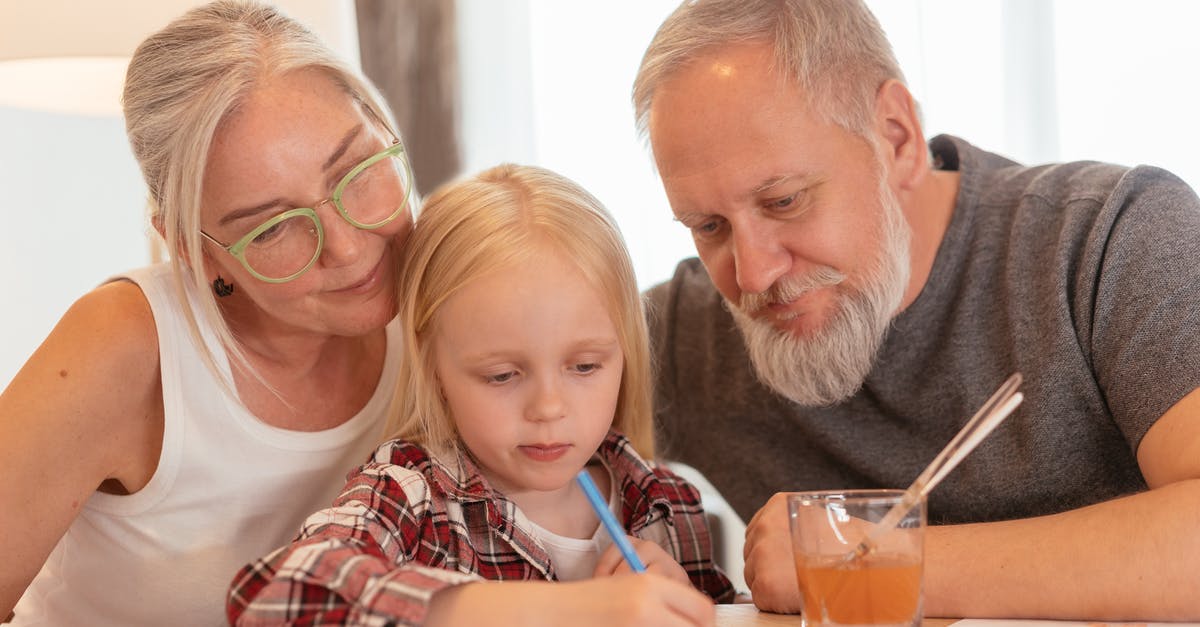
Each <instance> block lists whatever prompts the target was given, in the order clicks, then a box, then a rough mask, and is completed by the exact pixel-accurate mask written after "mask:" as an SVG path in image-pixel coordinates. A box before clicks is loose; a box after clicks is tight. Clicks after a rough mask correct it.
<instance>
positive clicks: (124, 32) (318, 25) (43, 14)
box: [0, 0, 359, 115]
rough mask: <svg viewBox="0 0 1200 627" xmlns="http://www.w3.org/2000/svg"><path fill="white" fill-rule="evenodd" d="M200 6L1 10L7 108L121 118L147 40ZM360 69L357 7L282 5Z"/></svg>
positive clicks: (290, 0)
mask: <svg viewBox="0 0 1200 627" xmlns="http://www.w3.org/2000/svg"><path fill="white" fill-rule="evenodd" d="M201 4H204V2H202V1H198V0H104V1H87V2H79V1H78V0H38V1H37V2H31V1H11V2H9V1H6V2H3V3H0V107H17V108H22V109H38V110H43V111H55V112H62V113H75V114H82V115H119V114H120V94H121V87H122V84H123V82H124V77H125V67H126V65H127V64H128V62H129V57H130V56H131V55H132V54H133V51H134V49H136V48H137V46H138V44H139V43H141V41H142V40H143V39H145V38H146V36H147V35H149V34H150V33H153V32H154V31H156V30H158V29H160V28H162V27H163V26H165V25H166V24H167V22H169V21H171V20H172V19H174V18H176V17H178V16H179V15H181V14H183V13H184V12H185V11H187V10H188V9H190V8H192V7H195V6H199V5H201ZM274 4H275V5H276V6H278V7H279V8H280V9H281V10H282V11H284V12H285V13H287V14H288V15H290V16H292V17H293V18H295V19H297V20H299V21H300V22H302V23H304V24H305V25H307V26H308V27H309V28H310V29H312V30H313V32H314V33H316V34H317V36H318V37H320V38H321V39H322V41H324V42H325V43H326V44H327V45H328V46H329V47H330V48H332V49H333V50H334V51H335V52H336V53H338V54H339V55H340V56H342V57H343V58H344V59H345V60H347V61H349V62H350V63H351V64H353V65H354V66H355V67H358V66H359V60H358V59H359V57H358V29H357V27H356V23H355V16H354V3H353V0H276V2H275V3H274Z"/></svg>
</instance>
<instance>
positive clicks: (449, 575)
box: [226, 447, 479, 625]
mask: <svg viewBox="0 0 1200 627" xmlns="http://www.w3.org/2000/svg"><path fill="white" fill-rule="evenodd" d="M385 454H387V453H386V452H385V450H384V449H383V448H382V447H381V449H380V451H379V452H377V454H376V459H375V461H373V462H372V463H369V464H367V465H365V466H363V467H362V468H360V469H359V470H357V471H355V472H354V473H352V474H351V475H350V477H349V479H348V480H347V484H346V487H345V489H344V490H343V492H342V494H341V495H340V496H338V498H337V500H336V501H335V502H334V505H333V507H331V508H329V509H326V510H323V511H320V512H317V513H316V514H313V515H312V516H310V517H309V518H308V520H307V521H305V523H304V527H303V529H302V531H301V532H300V535H299V537H298V538H297V539H296V540H295V541H293V542H292V543H291V544H290V545H287V546H284V547H282V548H280V549H278V550H276V551H274V552H273V553H271V554H270V555H268V556H266V557H264V558H262V559H259V560H257V561H255V562H253V563H251V564H249V565H247V566H245V567H244V568H242V570H241V571H239V572H238V574H237V576H236V577H235V578H234V580H233V583H232V585H231V588H230V591H229V596H228V598H227V606H226V613H227V617H228V619H229V621H230V623H231V624H236V625H268V624H270V625H278V624H284V623H287V624H293V623H301V624H306V625H333V624H338V625H342V624H355V625H396V624H400V625H419V624H421V623H422V622H423V621H424V619H425V614H426V612H427V611H428V608H429V601H430V599H431V598H432V596H433V594H434V593H435V592H437V591H439V590H441V589H443V588H446V587H448V586H452V585H457V584H460V583H463V582H466V581H477V580H479V578H478V576H476V575H471V574H466V573H460V572H456V571H452V570H447V569H441V568H431V567H428V566H424V565H422V564H423V563H427V562H428V559H427V558H428V557H429V556H431V555H435V554H437V553H438V552H439V551H444V550H445V546H446V542H444V541H443V540H445V539H441V538H439V535H440V531H444V529H441V530H439V528H438V526H437V525H432V524H430V521H429V519H430V518H431V515H430V514H431V512H430V510H431V508H432V505H433V503H432V500H431V498H430V494H429V486H428V483H427V482H426V480H425V478H424V476H423V475H422V474H421V473H420V472H418V471H415V470H413V469H412V468H406V467H404V466H402V465H396V464H395V463H392V461H393V460H390V459H389V460H387V462H384V461H381V459H380V458H381V456H383V455H385ZM414 555H420V557H421V559H420V560H418V561H417V562H414V560H413V557H414Z"/></svg>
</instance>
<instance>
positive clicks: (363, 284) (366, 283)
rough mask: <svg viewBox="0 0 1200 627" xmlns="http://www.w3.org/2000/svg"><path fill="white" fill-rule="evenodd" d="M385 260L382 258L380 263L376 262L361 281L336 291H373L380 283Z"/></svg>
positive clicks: (343, 292) (342, 292) (352, 292)
mask: <svg viewBox="0 0 1200 627" xmlns="http://www.w3.org/2000/svg"><path fill="white" fill-rule="evenodd" d="M383 262H384V260H383V259H380V260H379V263H377V264H375V267H374V268H371V271H370V272H369V273H368V274H367V276H365V277H363V279H362V280H361V281H359V282H357V283H355V284H353V285H348V286H346V287H343V288H339V289H336V290H334V291H335V292H338V293H339V294H360V293H363V292H369V291H371V290H372V289H374V288H375V285H376V284H378V283H379V277H380V276H381V275H382V274H383Z"/></svg>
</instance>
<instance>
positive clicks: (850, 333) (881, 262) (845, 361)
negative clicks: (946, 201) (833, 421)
mask: <svg viewBox="0 0 1200 627" xmlns="http://www.w3.org/2000/svg"><path fill="white" fill-rule="evenodd" d="M879 187H880V192H879V194H880V198H879V201H880V205H881V209H882V214H883V215H882V217H881V221H880V228H881V231H882V233H881V234H882V242H883V244H882V246H881V247H880V249H879V255H878V257H877V258H876V259H875V261H874V263H873V264H872V265H871V267H870V268H869V269H868V271H867V274H866V275H865V276H864V277H863V286H862V287H861V288H856V289H854V290H853V291H842V292H837V294H836V296H835V298H836V300H835V302H834V307H835V310H834V312H833V313H832V315H831V316H830V318H829V319H828V320H827V321H826V323H825V325H824V326H823V328H820V329H817V330H816V331H814V332H813V333H811V334H810V336H809V337H794V336H792V335H791V334H789V333H788V332H786V331H781V330H779V329H777V328H775V326H774V325H772V324H771V322H770V321H769V320H767V319H765V318H756V317H753V315H752V312H755V311H757V310H758V309H759V308H761V307H763V306H766V305H768V304H770V303H774V302H785V303H786V302H790V301H792V300H794V299H795V298H796V297H797V296H799V295H800V294H802V293H804V292H805V291H807V290H810V289H816V288H818V287H823V286H830V285H837V284H840V283H842V282H843V281H844V280H845V275H843V274H842V273H841V272H838V271H837V270H836V269H834V268H831V267H828V266H821V267H819V268H817V269H816V270H814V271H813V272H812V273H811V274H809V275H807V276H800V277H783V278H781V279H780V280H779V281H778V282H776V284H775V285H772V286H771V289H769V290H768V291H767V292H765V293H761V294H746V295H743V297H742V299H741V301H742V302H741V304H740V305H739V306H734V304H733V303H728V301H727V303H728V304H729V305H730V306H729V310H730V311H731V312H732V313H733V317H734V319H735V320H736V321H737V325H738V328H739V329H741V332H742V337H743V338H744V339H745V342H746V351H747V353H748V354H749V356H750V361H751V363H752V364H753V365H754V370H755V373H756V374H757V376H758V379H759V380H760V381H762V382H763V384H765V385H766V386H767V387H770V388H771V389H772V390H774V391H775V392H776V393H778V394H780V395H782V396H784V397H786V398H788V399H791V400H792V401H793V402H796V403H799V404H801V405H831V404H833V403H836V402H838V401H841V400H844V399H846V398H849V397H850V396H851V395H853V394H854V393H855V392H857V391H858V390H859V388H861V387H862V384H863V381H865V380H866V378H867V374H869V373H870V371H871V367H872V365H873V364H874V362H875V355H876V353H877V352H878V351H879V347H880V346H882V345H883V340H884V338H885V336H886V335H887V331H888V327H889V325H890V324H891V320H892V316H893V315H894V314H895V312H896V310H897V309H898V308H899V306H900V302H901V300H902V299H903V297H904V290H905V288H906V287H907V285H908V277H909V270H910V268H909V248H908V245H909V238H910V235H911V231H910V229H909V227H908V223H907V222H906V221H905V220H904V215H903V213H901V211H900V203H899V201H897V200H896V196H895V194H893V193H892V190H891V189H890V188H888V187H887V183H886V180H885V179H882V178H881V181H880V185H879ZM835 289H836V288H835Z"/></svg>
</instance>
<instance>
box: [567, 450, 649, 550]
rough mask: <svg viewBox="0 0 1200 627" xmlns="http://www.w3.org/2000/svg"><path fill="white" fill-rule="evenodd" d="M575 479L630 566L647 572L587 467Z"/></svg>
mask: <svg viewBox="0 0 1200 627" xmlns="http://www.w3.org/2000/svg"><path fill="white" fill-rule="evenodd" d="M575 480H576V481H578V482H579V486H580V487H581V488H583V493H584V494H586V495H587V499H588V502H589V503H591V504H592V509H594V510H596V515H597V516H599V517H600V522H601V523H602V524H603V525H604V529H605V530H606V531H608V535H610V536H612V540H613V544H616V545H617V548H618V549H620V551H621V555H623V556H625V561H626V562H627V563H628V564H629V568H631V569H632V570H633V572H635V573H644V572H646V565H645V564H642V558H640V557H638V554H637V553H636V552H634V550H633V545H632V544H630V543H629V538H627V537H625V529H623V528H622V527H621V523H619V522H617V518H616V516H613V513H612V511H611V510H609V509H608V503H607V502H606V501H605V499H604V497H602V496H600V490H598V489H596V483H595V482H593V481H592V476H591V475H589V474H588V471H587V468H584V469H583V470H580V471H579V474H578V475H576V476H575Z"/></svg>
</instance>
